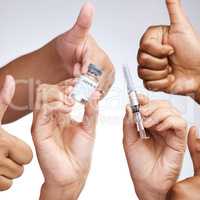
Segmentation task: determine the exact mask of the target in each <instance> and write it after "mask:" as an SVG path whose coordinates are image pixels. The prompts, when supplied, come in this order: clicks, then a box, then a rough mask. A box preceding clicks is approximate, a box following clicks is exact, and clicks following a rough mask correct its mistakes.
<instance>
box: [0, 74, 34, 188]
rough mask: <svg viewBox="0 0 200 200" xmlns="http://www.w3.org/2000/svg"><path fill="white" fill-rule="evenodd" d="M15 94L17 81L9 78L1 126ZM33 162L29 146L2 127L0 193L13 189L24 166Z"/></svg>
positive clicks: (0, 98)
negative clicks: (13, 184)
mask: <svg viewBox="0 0 200 200" xmlns="http://www.w3.org/2000/svg"><path fill="white" fill-rule="evenodd" d="M14 92H15V81H14V79H13V78H12V77H11V76H7V77H6V80H5V83H4V85H3V88H2V90H1V91H0V125H1V121H2V119H3V116H4V113H5V112H6V110H7V107H8V105H9V104H10V103H11V100H12V98H13V95H14ZM31 160H32V151H31V149H30V148H29V146H28V145H27V144H25V143H24V142H23V141H21V140H19V139H18V138H16V137H14V136H12V135H10V134H9V133H7V132H6V131H5V130H4V129H3V128H2V126H0V191H4V190H7V189H9V188H10V187H11V185H12V181H13V179H15V178H17V177H19V176H21V175H22V173H23V165H25V164H28V163H29V162H30V161H31Z"/></svg>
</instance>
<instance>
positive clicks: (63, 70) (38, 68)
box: [0, 3, 114, 123]
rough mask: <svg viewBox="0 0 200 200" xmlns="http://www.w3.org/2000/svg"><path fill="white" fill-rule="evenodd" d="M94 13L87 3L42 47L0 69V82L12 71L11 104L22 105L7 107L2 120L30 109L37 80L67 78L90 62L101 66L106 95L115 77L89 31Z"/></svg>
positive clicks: (47, 81)
mask: <svg viewBox="0 0 200 200" xmlns="http://www.w3.org/2000/svg"><path fill="white" fill-rule="evenodd" d="M93 16H94V7H93V6H92V5H91V4H90V3H86V4H85V5H84V6H83V7H82V9H81V11H80V14H79V17H78V19H77V21H76V23H75V24H74V26H73V27H72V28H71V29H70V30H69V31H67V32H66V33H64V34H62V35H60V36H58V37H56V38H55V39H54V40H52V41H51V42H50V43H48V44H47V45H45V46H44V47H42V48H41V49H39V50H37V51H35V52H33V53H30V54H28V55H25V56H22V57H20V58H18V59H16V60H14V61H13V62H11V63H9V64H7V65H6V66H5V67H3V68H1V69H0V85H1V84H2V82H3V80H4V77H5V75H7V74H11V75H13V77H14V78H15V79H16V80H17V82H18V84H17V85H16V94H15V96H14V98H13V104H14V105H17V106H18V107H20V108H21V109H12V108H9V109H8V111H7V113H6V115H5V117H4V121H3V122H4V123H9V122H12V121H14V120H16V119H18V118H20V117H22V116H24V115H26V114H28V113H29V112H31V111H32V109H33V107H34V96H35V90H36V88H37V86H38V85H39V84H41V83H49V84H56V83H58V82H61V81H63V80H66V79H67V78H72V77H74V76H79V75H80V74H81V73H85V72H87V66H88V63H90V62H92V63H93V64H96V65H98V66H100V67H101V68H102V69H103V76H102V79H101V81H100V86H99V90H102V97H103V96H104V95H106V93H107V92H108V90H109V88H110V87H111V85H112V83H113V81H114V67H113V64H112V63H111V61H110V59H109V57H108V55H107V54H106V53H105V52H104V51H103V49H101V48H100V47H99V46H98V44H97V43H96V41H95V40H94V38H93V37H92V36H91V35H90V34H89V31H90V28H91V26H92V21H93ZM19 81H23V82H19ZM22 94H23V95H22Z"/></svg>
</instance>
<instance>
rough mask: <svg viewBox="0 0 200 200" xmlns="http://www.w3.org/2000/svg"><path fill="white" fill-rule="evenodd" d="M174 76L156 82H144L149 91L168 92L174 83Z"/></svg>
mask: <svg viewBox="0 0 200 200" xmlns="http://www.w3.org/2000/svg"><path fill="white" fill-rule="evenodd" d="M174 81H175V77H174V75H168V77H167V78H165V79H162V80H156V81H144V86H145V87H146V88H147V89H148V90H152V91H165V92H168V88H169V87H170V86H171V85H172V84H173V83H174Z"/></svg>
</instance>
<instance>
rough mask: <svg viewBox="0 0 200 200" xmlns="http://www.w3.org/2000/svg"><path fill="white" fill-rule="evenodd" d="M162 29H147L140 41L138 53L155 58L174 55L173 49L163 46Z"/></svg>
mask: <svg viewBox="0 0 200 200" xmlns="http://www.w3.org/2000/svg"><path fill="white" fill-rule="evenodd" d="M163 31H164V27H162V26H154V27H149V28H148V29H147V31H146V32H145V34H144V35H143V37H142V39H141V41H140V51H143V52H146V53H147V54H150V55H152V56H155V57H157V58H165V57H167V56H169V55H172V54H173V53H174V49H173V47H171V46H169V45H165V44H163Z"/></svg>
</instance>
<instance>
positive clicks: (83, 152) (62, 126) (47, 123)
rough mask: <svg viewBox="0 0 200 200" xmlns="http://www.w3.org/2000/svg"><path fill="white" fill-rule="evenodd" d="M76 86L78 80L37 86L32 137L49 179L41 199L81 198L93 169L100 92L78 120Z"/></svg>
mask: <svg viewBox="0 0 200 200" xmlns="http://www.w3.org/2000/svg"><path fill="white" fill-rule="evenodd" d="M73 86H74V80H67V81H65V82H62V83H60V84H58V85H41V86H39V88H38V89H37V95H36V105H35V110H34V120H33V125H32V136H33V141H34V144H35V148H36V152H37V156H38V161H39V164H40V167H41V169H42V172H43V175H44V179H45V182H44V184H43V186H42V189H41V196H40V200H46V199H48V200H51V199H52V200H57V199H58V200H62V199H63V200H68V199H69V200H74V199H77V198H78V196H79V194H80V192H81V190H82V188H83V187H84V184H85V181H86V178H87V176H88V173H89V170H90V164H91V158H92V150H93V145H94V140H95V129H96V123H97V116H98V109H97V107H98V105H97V104H98V100H99V98H100V94H99V92H96V94H94V96H93V97H92V99H91V100H90V101H89V102H88V103H87V104H86V105H85V113H84V116H83V120H82V122H76V121H74V120H73V119H72V118H71V117H70V112H71V111H72V108H73V105H74V100H73V99H71V97H69V94H70V93H71V90H72V88H73Z"/></svg>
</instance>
